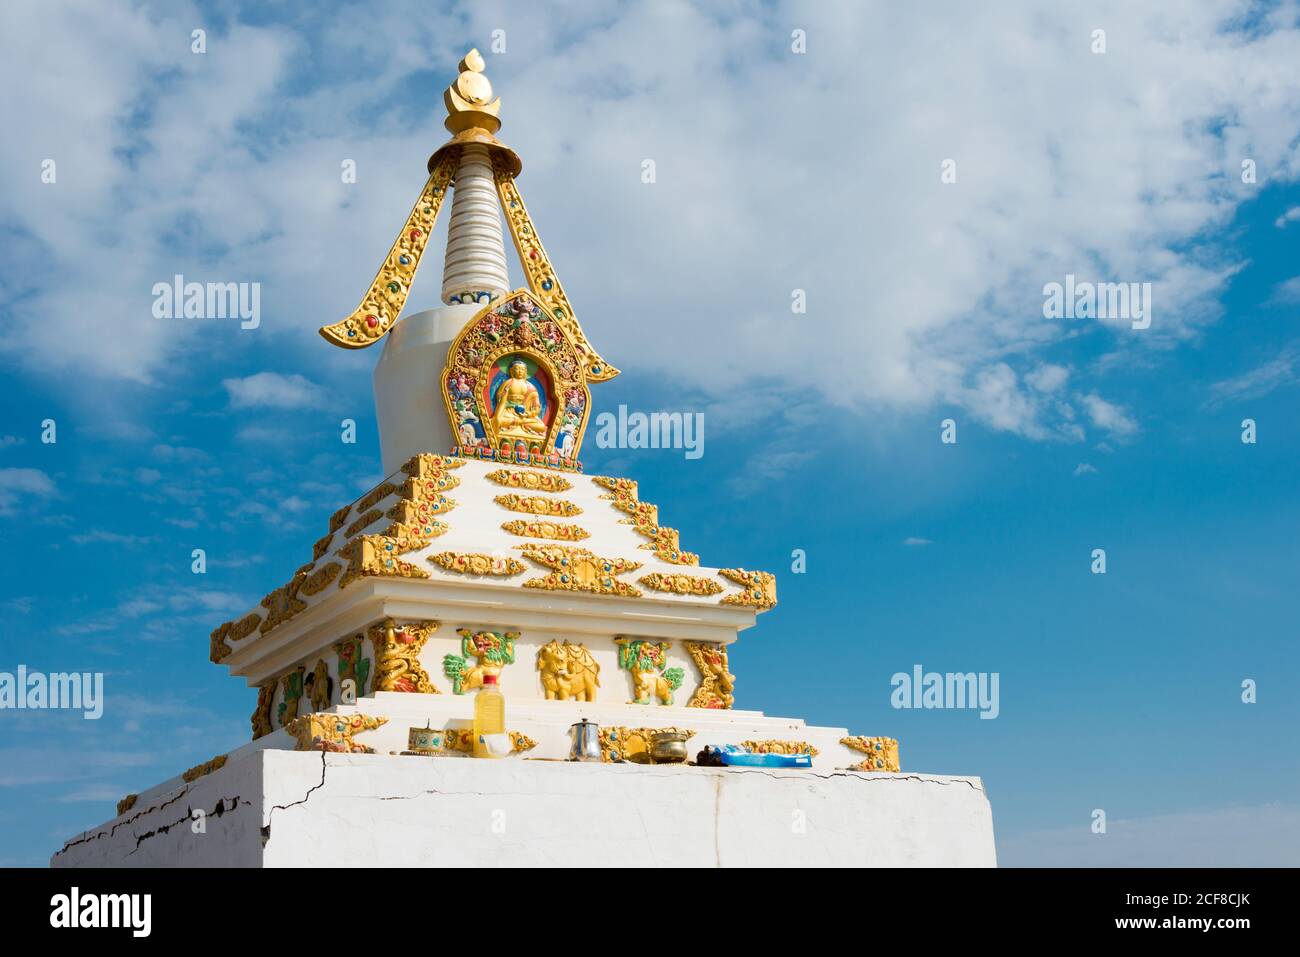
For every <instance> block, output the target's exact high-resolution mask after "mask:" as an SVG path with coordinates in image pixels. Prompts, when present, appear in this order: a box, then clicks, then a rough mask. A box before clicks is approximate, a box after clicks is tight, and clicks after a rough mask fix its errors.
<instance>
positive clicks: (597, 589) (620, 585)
mask: <svg viewBox="0 0 1300 957" xmlns="http://www.w3.org/2000/svg"><path fill="white" fill-rule="evenodd" d="M518 547H519V548H520V549H521V550H522V551H523V553H524V557H525V558H528V559H531V560H532V561H535V562H537V563H538V564H539V565H545V566H546V567H547V568H550V569H553V571H552V572H551V573H550V574H549V575H547V576H546V577H544V578H530V579H528V580H527V581H525V582H524V587H525V588H544V589H546V590H548V591H585V592H592V593H593V594H597V595H624V596H629V597H633V598H635V597H639V596H640V594H641V590H640V589H639V588H637V587H636V586H635V585H629V584H628V583H627V582H623V581H619V580H618V577H617V576H619V575H622V574H626V573H627V572H634V571H636V570H637V569H638V568H640V567H641V563H640V562H630V561H628V560H627V559H624V558H601V557H600V556H599V555H594V554H592V553H591V552H589V551H587V550H586V549H585V548H574V547H572V546H566V545H520V546H518Z"/></svg>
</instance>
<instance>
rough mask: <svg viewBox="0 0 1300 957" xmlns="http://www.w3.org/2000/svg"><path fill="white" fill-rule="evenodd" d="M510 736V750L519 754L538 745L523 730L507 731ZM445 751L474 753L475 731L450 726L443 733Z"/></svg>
mask: <svg viewBox="0 0 1300 957" xmlns="http://www.w3.org/2000/svg"><path fill="white" fill-rule="evenodd" d="M506 734H508V735H509V736H510V752H511V753H512V754H519V753H521V752H523V751H531V750H532V749H533V748H535V747H537V742H536V741H534V740H533V739H532V738H530V737H528V735H526V734H524V733H523V732H522V731H507V732H506ZM442 748H443V750H444V751H450V752H455V753H458V754H473V753H474V732H473V731H472V730H469V729H466V728H448V729H446V730H445V731H444V732H443V733H442Z"/></svg>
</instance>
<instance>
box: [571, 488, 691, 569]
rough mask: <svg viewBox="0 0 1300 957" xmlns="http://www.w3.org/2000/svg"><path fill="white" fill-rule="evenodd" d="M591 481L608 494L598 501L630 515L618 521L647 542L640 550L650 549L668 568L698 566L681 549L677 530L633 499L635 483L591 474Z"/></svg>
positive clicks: (653, 508)
mask: <svg viewBox="0 0 1300 957" xmlns="http://www.w3.org/2000/svg"><path fill="white" fill-rule="evenodd" d="M592 481H593V482H595V483H596V484H597V485H599V486H601V487H602V488H605V489H608V490H609V491H608V494H606V495H602V496H601V497H602V498H607V499H609V500H610V501H611V502H612V503H613V505H614V507H615V508H616V509H618V510H619V511H620V512H623V513H624V514H626V515H629V516H631V517H630V518H626V519H622V520H621V521H622V523H623V524H624V525H631V526H632V527H633V528H635V529H636V530H637V532H638V533H640V534H641V535H644V536H645V537H646V538H648V539H650V541H649V542H647V543H646V544H644V545H642V546H641V547H642V548H646V549H650V550H652V551H653V552H654V553H655V556H656V557H657V558H659V559H661V560H662V561H665V562H668V563H669V564H672V565H698V564H699V563H700V556H699V555H696V554H695V553H694V552H687V551H683V550H682V548H681V545H680V543H679V541H678V532H677V529H675V528H669V527H668V526H666V525H660V524H659V509H658V507H657V506H655V505H652V504H651V503H650V502H642V501H641V500H640V499H639V498H637V485H636V482H634V481H632V480H631V479H622V478H611V477H609V476H606V475H594V476H592Z"/></svg>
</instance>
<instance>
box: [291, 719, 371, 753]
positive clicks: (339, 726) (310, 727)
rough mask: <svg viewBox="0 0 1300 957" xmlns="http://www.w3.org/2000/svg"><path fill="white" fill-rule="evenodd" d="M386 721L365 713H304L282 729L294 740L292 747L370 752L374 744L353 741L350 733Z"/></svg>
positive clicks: (341, 751) (345, 751) (358, 732)
mask: <svg viewBox="0 0 1300 957" xmlns="http://www.w3.org/2000/svg"><path fill="white" fill-rule="evenodd" d="M387 723H388V719H387V718H372V717H370V716H369V715H365V714H305V715H303V716H302V717H301V718H296V719H295V720H294V721H293V722H291V723H290V724H289V725H288V726H287V727H286V728H285V730H286V731H288V732H289V734H291V735H292V736H293V737H294V739H295V740H296V742H297V743H296V745H295V747H294V750H295V751H329V752H334V753H340V754H374V753H375V749H374V748H372V747H370V746H369V745H365V744H360V743H358V742H357V741H354V740H353V736H354V735H357V734H360V733H361V732H363V731H374V730H375V729H376V728H379V727H382V726H383V725H385V724H387Z"/></svg>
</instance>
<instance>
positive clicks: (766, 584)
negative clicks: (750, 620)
mask: <svg viewBox="0 0 1300 957" xmlns="http://www.w3.org/2000/svg"><path fill="white" fill-rule="evenodd" d="M718 574H719V575H722V576H723V577H724V578H729V579H731V580H732V581H733V582H735V583H736V584H737V585H740V586H741V589H742V590H741V592H740V593H739V594H737V595H726V596H724V597H723V599H722V604H724V605H749V606H750V607H753V608H757V609H758V610H759V611H767V610H768V609H769V608H771V607H772V606H773V605H775V604H776V576H775V575H773V574H772V573H771V572H750V571H746V570H745V569H743V568H719V569H718Z"/></svg>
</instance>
